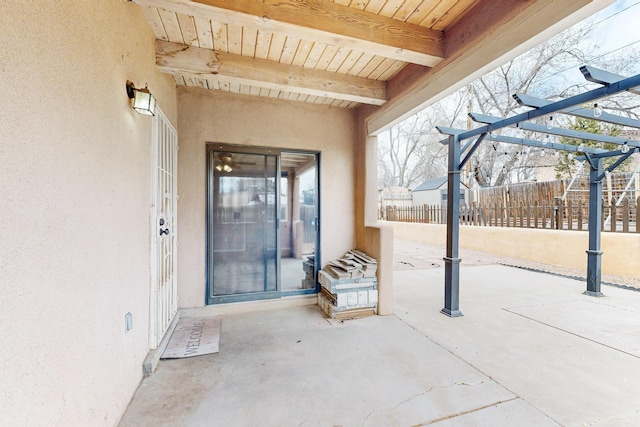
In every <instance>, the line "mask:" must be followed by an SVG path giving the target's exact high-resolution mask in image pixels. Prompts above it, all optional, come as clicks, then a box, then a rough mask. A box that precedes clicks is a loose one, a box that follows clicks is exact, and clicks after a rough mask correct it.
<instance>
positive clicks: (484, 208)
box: [378, 197, 640, 233]
mask: <svg viewBox="0 0 640 427" xmlns="http://www.w3.org/2000/svg"><path fill="white" fill-rule="evenodd" d="M616 202H617V201H616V200H615V198H614V199H613V200H612V201H611V203H607V202H606V201H603V203H602V230H603V231H621V232H624V233H634V232H635V233H640V226H639V224H638V221H637V211H638V204H640V197H638V198H637V199H636V200H630V199H629V198H626V197H625V198H624V199H623V200H622V202H621V203H620V204H619V205H618V204H617V203H616ZM609 216H610V217H611V218H612V219H611V220H610V221H609V222H608V223H607V224H606V226H605V218H608V217H609ZM613 218H615V221H614V220H613ZM378 219H380V220H386V221H399V222H417V223H432V224H444V223H446V208H445V207H443V206H440V205H438V206H429V205H423V206H411V207H395V206H387V207H386V208H383V209H380V210H379V211H378ZM588 220H589V205H588V204H587V203H585V202H582V201H573V200H567V201H562V200H560V198H556V199H553V200H552V202H551V203H550V204H549V203H547V202H546V201H545V200H542V202H541V203H539V204H538V203H537V202H533V203H528V202H526V201H525V202H522V203H518V204H512V205H503V204H501V203H489V204H486V205H479V204H477V203H475V202H474V203H472V204H471V205H462V206H460V223H461V224H465V225H478V226H491V227H521V228H547V229H556V230H587V223H588Z"/></svg>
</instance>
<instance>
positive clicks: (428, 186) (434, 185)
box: [412, 176, 467, 193]
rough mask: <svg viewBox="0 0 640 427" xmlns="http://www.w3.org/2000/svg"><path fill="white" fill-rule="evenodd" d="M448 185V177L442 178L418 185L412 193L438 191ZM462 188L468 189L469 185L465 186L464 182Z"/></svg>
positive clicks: (461, 184)
mask: <svg viewBox="0 0 640 427" xmlns="http://www.w3.org/2000/svg"><path fill="white" fill-rule="evenodd" d="M446 183H447V177H446V176H441V177H440V178H433V179H429V180H426V181H425V182H423V183H422V184H420V185H418V186H417V187H416V188H415V189H414V190H413V191H412V193H415V192H416V191H431V190H437V189H439V188H440V187H442V186H443V185H444V184H446ZM460 186H464V187H467V185H466V184H464V183H463V182H461V183H460Z"/></svg>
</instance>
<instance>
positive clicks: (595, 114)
mask: <svg viewBox="0 0 640 427" xmlns="http://www.w3.org/2000/svg"><path fill="white" fill-rule="evenodd" d="M600 116H602V108H600V106H599V105H598V104H593V117H596V118H597V117H600Z"/></svg>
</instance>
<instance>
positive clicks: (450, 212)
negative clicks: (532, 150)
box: [437, 66, 640, 317]
mask: <svg viewBox="0 0 640 427" xmlns="http://www.w3.org/2000/svg"><path fill="white" fill-rule="evenodd" d="M580 70H581V71H582V74H583V75H584V77H585V78H586V79H587V80H588V81H591V82H594V83H598V84H601V85H602V86H601V87H599V88H596V89H593V90H590V91H588V92H585V93H582V94H579V95H575V96H572V97H569V98H566V99H563V100H560V101H556V102H552V101H548V100H545V99H540V98H536V97H533V96H530V95H523V94H514V95H513V96H514V98H515V99H516V100H517V101H518V103H520V105H523V106H529V107H533V108H534V109H533V110H530V111H526V112H524V113H521V114H518V115H515V116H512V117H507V118H500V117H493V116H489V115H485V114H478V113H470V114H469V116H470V117H471V119H472V120H474V121H475V122H477V123H481V124H483V126H481V127H478V128H476V129H471V130H464V129H455V128H448V127H441V126H438V127H437V129H438V131H440V133H443V134H446V135H448V138H447V140H445V141H443V143H446V144H448V146H449V150H448V169H449V171H448V185H447V194H448V197H447V252H446V256H445V257H444V261H445V289H444V295H445V297H444V308H443V309H442V313H444V314H446V315H447V316H450V317H458V316H462V312H461V311H460V307H459V305H460V304H459V289H460V261H461V259H460V258H459V254H458V243H459V232H460V230H459V229H460V170H461V169H462V167H463V166H464V165H465V164H466V163H467V162H468V161H469V160H470V159H471V156H472V155H473V154H474V152H475V151H476V150H477V149H478V148H479V147H480V144H482V143H483V142H484V141H485V140H487V141H495V142H503V143H507V144H515V145H524V146H529V147H539V148H543V149H551V150H562V151H568V152H573V153H579V154H581V157H582V158H583V159H584V160H586V161H587V162H588V164H589V166H590V169H591V170H590V174H589V177H590V179H589V181H590V184H589V248H588V250H587V251H586V252H587V290H586V291H585V292H584V293H585V294H586V295H591V296H602V292H601V291H600V286H601V277H602V251H601V249H600V234H601V223H602V221H601V220H602V179H603V178H604V177H605V176H606V174H607V173H608V172H611V171H613V170H615V168H617V167H618V166H620V165H621V164H622V162H624V161H625V160H626V159H627V158H629V157H630V156H631V155H632V154H633V153H635V152H640V141H635V140H630V139H625V138H618V137H612V136H606V135H599V134H593V133H589V132H581V131H575V130H572V129H564V128H560V127H556V126H553V125H552V126H543V125H539V124H536V123H530V121H531V120H534V119H536V118H539V117H543V116H548V115H551V114H557V113H562V114H568V115H573V116H578V117H586V118H589V119H593V120H597V121H602V122H607V123H613V124H616V125H620V126H626V127H632V128H637V129H640V120H635V119H632V118H628V117H622V116H618V115H614V114H609V113H606V112H602V113H601V114H600V113H598V114H594V110H592V109H590V108H584V107H583V105H584V104H587V103H591V102H594V101H597V100H599V99H601V98H606V97H608V96H611V95H615V94H617V93H620V92H623V91H628V92H629V93H633V94H640V91H639V90H638V88H640V74H638V75H636V76H633V77H623V76H619V75H617V74H613V73H609V72H607V71H603V70H599V69H597V68H594V67H589V66H583V67H581V68H580ZM549 122H551V120H549ZM551 123H553V124H554V125H555V123H557V120H556V121H553V122H551ZM506 127H515V128H518V129H522V130H527V131H532V132H535V133H537V134H543V135H544V136H543V138H545V139H544V140H542V141H539V140H536V139H530V138H517V137H512V136H505V135H495V134H494V132H495V131H497V130H499V129H502V128H506ZM549 135H556V136H565V137H570V138H576V139H585V140H592V141H598V142H605V143H611V144H616V145H619V146H620V148H619V149H615V150H605V149H602V148H592V147H583V146H575V145H570V144H560V143H555V142H550V141H548V139H546V138H548V136H549ZM467 140H468V141H467ZM463 142H465V144H464V146H461V145H462V143H463ZM462 156H464V158H463V157H462ZM608 157H618V159H617V160H616V161H615V162H614V163H613V164H612V165H610V166H609V167H608V168H607V169H606V171H605V170H604V169H603V164H602V160H603V159H605V158H608Z"/></svg>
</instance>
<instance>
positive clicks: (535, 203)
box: [533, 201, 540, 228]
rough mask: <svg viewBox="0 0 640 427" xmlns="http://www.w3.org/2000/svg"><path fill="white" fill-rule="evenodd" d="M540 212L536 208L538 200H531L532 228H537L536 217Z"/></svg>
mask: <svg viewBox="0 0 640 427" xmlns="http://www.w3.org/2000/svg"><path fill="white" fill-rule="evenodd" d="M539 216H540V212H539V210H538V201H535V202H533V228H538V217H539Z"/></svg>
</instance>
